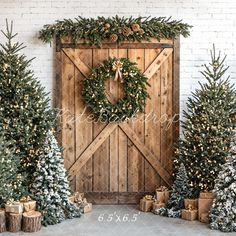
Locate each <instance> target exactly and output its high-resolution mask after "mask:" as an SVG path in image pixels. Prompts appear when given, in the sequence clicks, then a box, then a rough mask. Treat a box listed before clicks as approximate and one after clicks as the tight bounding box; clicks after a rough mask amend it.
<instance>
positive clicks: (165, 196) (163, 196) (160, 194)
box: [156, 186, 169, 203]
mask: <svg viewBox="0 0 236 236" xmlns="http://www.w3.org/2000/svg"><path fill="white" fill-rule="evenodd" d="M156 200H157V201H158V202H163V203H167V202H168V200H169V190H168V189H167V188H166V187H165V186H161V187H159V188H157V189H156Z"/></svg>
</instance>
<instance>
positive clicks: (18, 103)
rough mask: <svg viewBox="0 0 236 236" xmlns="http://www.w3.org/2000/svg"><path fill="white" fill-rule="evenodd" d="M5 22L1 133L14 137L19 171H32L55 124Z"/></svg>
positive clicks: (0, 67) (0, 50) (0, 84)
mask: <svg viewBox="0 0 236 236" xmlns="http://www.w3.org/2000/svg"><path fill="white" fill-rule="evenodd" d="M12 26H13V25H12V23H11V25H9V24H8V22H7V27H6V32H3V31H2V33H3V34H4V36H5V37H6V43H5V44H0V132H3V131H4V134H5V138H6V140H12V139H13V140H15V141H16V142H17V148H16V149H15V153H17V156H18V157H19V158H20V161H21V166H20V172H22V173H27V174H28V175H29V178H28V181H26V183H25V185H26V186H27V185H28V182H30V178H31V174H32V173H33V172H34V158H35V157H36V156H37V155H38V153H39V149H40V148H41V146H42V145H43V143H44V140H45V138H46V135H47V131H48V130H49V129H50V128H51V127H52V124H53V123H54V115H53V112H52V110H51V109H50V104H49V99H48V97H47V94H46V93H45V92H44V88H43V87H42V86H41V85H40V82H39V81H38V80H37V79H36V78H35V77H34V74H33V72H32V71H31V70H30V69H29V66H30V63H31V60H27V59H26V56H25V55H24V54H22V53H21V51H22V49H23V48H24V46H23V44H21V43H18V42H13V41H15V38H16V36H17V34H13V29H12Z"/></svg>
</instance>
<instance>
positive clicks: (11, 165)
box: [0, 134, 27, 207]
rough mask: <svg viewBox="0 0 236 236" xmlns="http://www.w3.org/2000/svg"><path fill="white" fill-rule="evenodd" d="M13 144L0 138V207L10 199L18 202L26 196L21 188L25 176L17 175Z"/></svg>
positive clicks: (22, 187) (18, 161) (16, 160)
mask: <svg viewBox="0 0 236 236" xmlns="http://www.w3.org/2000/svg"><path fill="white" fill-rule="evenodd" d="M14 147H15V145H14V142H11V141H6V140H5V139H4V136H3V135H2V134H1V137H0V173H1V174H0V207H4V204H5V203H6V202H7V201H8V200H11V199H14V200H19V199H20V198H21V197H22V196H24V195H26V194H27V188H25V187H24V186H23V182H24V181H25V176H24V175H23V174H21V173H18V169H19V167H20V159H19V158H18V156H17V154H15V150H14Z"/></svg>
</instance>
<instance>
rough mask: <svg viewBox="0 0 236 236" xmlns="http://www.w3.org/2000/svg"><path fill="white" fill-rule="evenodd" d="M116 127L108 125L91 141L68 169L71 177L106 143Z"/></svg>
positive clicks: (115, 125)
mask: <svg viewBox="0 0 236 236" xmlns="http://www.w3.org/2000/svg"><path fill="white" fill-rule="evenodd" d="M116 127H117V124H115V123H109V124H108V125H107V126H106V127H105V128H104V129H103V130H102V131H101V132H100V133H99V134H98V135H97V136H96V138H95V139H94V140H93V142H92V143H90V144H89V146H88V147H87V148H86V149H85V151H84V152H83V153H82V154H81V156H80V157H79V158H77V160H76V162H75V163H74V164H73V165H72V166H71V168H70V169H69V173H70V175H71V176H74V175H76V173H77V172H78V171H79V170H80V169H81V167H82V166H83V165H84V164H85V163H86V162H87V161H88V160H89V158H91V157H92V155H93V154H94V153H95V152H96V151H97V150H98V148H99V147H100V146H101V145H102V144H103V143H104V142H105V141H106V139H107V138H108V137H109V135H110V134H111V133H112V132H113V130H114V129H115V128H116Z"/></svg>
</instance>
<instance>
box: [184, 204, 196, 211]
mask: <svg viewBox="0 0 236 236" xmlns="http://www.w3.org/2000/svg"><path fill="white" fill-rule="evenodd" d="M186 210H188V211H193V210H196V208H195V207H194V206H193V205H191V204H188V206H187V209H186Z"/></svg>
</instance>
